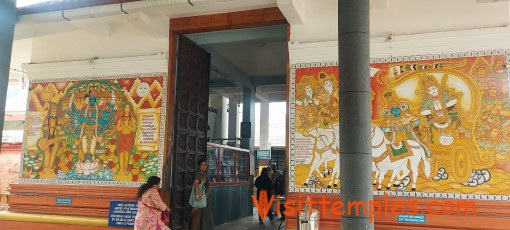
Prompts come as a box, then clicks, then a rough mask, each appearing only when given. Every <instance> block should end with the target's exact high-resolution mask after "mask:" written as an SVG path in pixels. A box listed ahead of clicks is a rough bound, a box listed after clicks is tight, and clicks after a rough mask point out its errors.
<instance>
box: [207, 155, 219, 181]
mask: <svg viewBox="0 0 510 230" xmlns="http://www.w3.org/2000/svg"><path fill="white" fill-rule="evenodd" d="M218 154H219V149H218V148H216V147H209V146H208V147H207V168H208V169H209V181H210V182H218Z"/></svg>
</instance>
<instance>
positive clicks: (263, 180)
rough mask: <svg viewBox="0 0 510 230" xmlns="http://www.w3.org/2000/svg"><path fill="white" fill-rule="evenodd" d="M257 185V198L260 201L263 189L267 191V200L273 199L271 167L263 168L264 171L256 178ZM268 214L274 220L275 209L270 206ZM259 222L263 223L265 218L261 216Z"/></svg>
mask: <svg viewBox="0 0 510 230" xmlns="http://www.w3.org/2000/svg"><path fill="white" fill-rule="evenodd" d="M255 187H256V188H257V200H259V201H260V198H261V197H260V192H261V191H262V190H265V191H267V193H266V195H267V200H268V201H269V200H270V199H271V195H273V182H272V181H271V178H270V177H269V168H263V169H262V172H261V174H260V176H259V177H257V179H256V180H255ZM267 211H268V214H267V216H268V217H269V220H271V221H272V220H273V210H272V209H271V207H269V210H267ZM259 223H260V224H263V223H264V220H262V219H261V218H260V216H259Z"/></svg>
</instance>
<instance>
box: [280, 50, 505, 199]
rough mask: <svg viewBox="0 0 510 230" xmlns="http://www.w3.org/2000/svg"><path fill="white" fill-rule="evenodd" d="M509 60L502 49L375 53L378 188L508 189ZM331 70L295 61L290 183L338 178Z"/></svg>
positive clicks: (305, 187) (314, 185) (311, 186)
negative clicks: (381, 55)
mask: <svg viewBox="0 0 510 230" xmlns="http://www.w3.org/2000/svg"><path fill="white" fill-rule="evenodd" d="M509 60H510V55H509V54H508V53H507V52H506V51H489V52H475V53H465V54H444V55H435V56H413V57H400V58H398V59H397V58H393V59H384V58H383V59H374V60H372V64H371V71H370V72H371V88H372V157H373V163H372V170H373V177H374V187H373V188H374V190H375V191H377V190H383V191H384V190H390V191H408V192H412V191H417V192H421V193H430V194H433V193H453V194H488V195H510V183H509V182H508V181H509V179H510V97H509V71H508V64H507V63H508V62H509ZM337 75H338V67H337V65H336V63H332V62H331V63H305V64H297V65H294V66H293V68H292V69H291V95H290V98H291V102H290V111H291V113H290V114H291V119H290V125H291V136H290V156H291V157H290V159H291V162H290V168H291V184H290V187H291V191H294V192H333V193H337V192H339V189H340V187H341V186H340V184H339V170H338V167H339V165H340V164H339V154H340V148H341V147H340V146H339V145H338V140H337V139H338V135H339V131H338V130H339V127H338V124H339V121H338V76H337ZM292 114H295V115H294V116H292Z"/></svg>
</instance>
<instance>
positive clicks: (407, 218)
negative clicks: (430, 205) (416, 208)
mask: <svg viewBox="0 0 510 230" xmlns="http://www.w3.org/2000/svg"><path fill="white" fill-rule="evenodd" d="M397 218H398V222H402V223H418V224H424V223H425V216H424V215H420V214H417V215H409V214H403V215H398V217H397Z"/></svg>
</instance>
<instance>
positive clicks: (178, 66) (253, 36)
mask: <svg viewBox="0 0 510 230" xmlns="http://www.w3.org/2000/svg"><path fill="white" fill-rule="evenodd" d="M219 18H224V19H225V20H220V19H219ZM190 22H192V23H190ZM182 37H186V39H183V38H182ZM287 37H288V25H287V22H286V20H285V18H284V17H283V15H282V14H281V12H280V11H279V9H277V8H268V9H259V10H252V11H244V12H234V13H226V14H220V15H206V16H197V17H192V18H180V19H172V20H171V21H170V50H169V54H170V63H169V82H170V87H169V92H168V97H169V101H170V102H175V104H174V105H173V106H171V105H170V106H169V111H168V114H169V119H168V124H167V127H168V129H167V130H168V133H167V135H170V136H171V137H173V138H172V140H174V141H173V143H169V144H168V146H167V151H166V152H167V154H166V157H169V158H170V159H169V160H170V162H171V163H170V164H169V165H167V167H165V169H164V170H165V172H166V173H168V174H167V175H170V179H169V180H165V179H164V181H163V182H164V186H165V183H166V185H168V186H165V187H166V188H169V190H170V191H169V192H166V193H165V195H167V196H169V197H168V198H169V199H170V206H171V208H172V210H173V213H172V218H171V220H172V222H173V223H172V229H185V228H186V227H185V225H186V221H187V220H186V211H187V209H189V207H188V206H189V205H187V203H188V202H187V198H188V199H189V194H190V191H191V187H192V180H190V175H191V174H192V173H193V172H194V170H196V169H197V168H196V162H197V161H198V159H201V158H204V157H206V158H208V162H209V165H210V166H213V167H210V168H209V170H210V171H209V172H211V170H212V171H214V170H215V171H216V176H212V177H211V176H210V177H209V179H210V181H211V185H212V186H211V193H210V205H211V208H212V210H213V216H214V220H215V221H214V222H215V225H219V224H222V223H226V222H230V221H233V220H236V219H240V218H243V217H246V216H251V215H252V214H253V202H252V200H251V196H252V194H253V181H254V176H255V175H256V173H255V171H256V170H255V167H254V166H255V163H256V160H257V157H256V155H254V153H255V152H254V151H253V150H254V149H255V148H256V147H255V146H254V142H255V139H256V138H257V136H259V135H255V133H254V132H253V131H254V130H255V127H256V124H255V104H256V103H261V106H262V104H264V103H266V104H267V105H269V103H271V102H276V103H277V102H280V103H282V102H283V103H282V104H283V105H284V106H286V103H285V102H286V101H287V95H288V94H287V79H288V52H287V41H288V38H287ZM184 40H189V41H191V42H192V43H194V46H190V48H188V49H187V50H186V49H183V48H182V44H184V43H189V42H187V41H185V42H183V41H184ZM199 49H200V50H202V51H204V52H205V53H202V54H197V53H194V52H195V51H197V50H199ZM191 50H193V51H191ZM188 51H190V52H188ZM202 51H200V52H202ZM206 54H207V55H209V57H208V58H209V59H208V60H207V61H197V60H205V59H204V57H205V56H207V55H206ZM183 60H188V62H189V63H192V64H189V65H188V64H182V63H185V61H183ZM204 63H207V65H209V63H210V65H209V66H208V67H209V69H208V71H207V73H205V70H204V69H207V68H204V65H206V64H204ZM182 71H187V72H188V73H187V75H186V74H184V75H183V74H182V73H183V72H182ZM200 74H202V75H204V76H205V78H202V77H200V78H197V76H196V75H200ZM189 78H191V80H190V79H189ZM183 79H186V80H183ZM203 79H207V83H208V87H207V89H206V90H205V91H206V92H208V93H207V97H208V103H207V104H206V105H205V107H204V108H205V111H207V112H206V113H207V114H213V116H212V117H215V119H214V121H215V122H207V123H206V124H205V127H206V128H205V129H203V133H200V132H195V131H193V130H190V129H189V126H188V125H186V127H188V128H186V129H183V128H182V126H181V125H180V124H179V122H181V123H184V122H183V120H184V119H187V121H194V119H197V120H198V122H197V123H198V128H197V129H196V130H198V131H201V130H202V129H201V128H200V127H201V124H202V127H203V122H202V116H201V115H200V114H197V115H196V116H195V117H194V115H193V114H194V113H193V112H192V111H191V112H189V111H188V110H187V109H189V106H187V105H189V104H191V103H189V102H188V99H187V97H189V101H191V102H192V101H196V103H197V104H198V111H203V110H204V108H202V107H203V103H202V102H201V100H202V99H203V97H201V96H200V95H201V94H203V92H198V93H194V91H196V90H199V91H200V89H202V85H203V84H202V83H203V82H202V81H203ZM183 82H187V83H186V84H187V85H180V84H181V83H183ZM193 86H196V87H193ZM202 91H204V90H202ZM183 95H184V96H183ZM209 96H210V98H209ZM196 97H197V98H198V99H197V100H195V99H196ZM194 106H195V104H193V106H191V108H195V107H194ZM233 111H235V112H233ZM259 111H261V113H263V112H264V111H266V110H263V109H259ZM267 112H269V111H267ZM199 113H200V112H199ZM230 113H232V117H233V118H234V117H237V119H229V117H230ZM184 114H186V116H187V118H184V116H183V115H184ZM227 114H228V115H229V116H227ZM265 116H266V118H260V119H259V120H260V121H261V122H260V123H263V122H266V121H269V120H270V119H269V114H266V115H265ZM284 120H286V119H284ZM219 121H221V122H219ZM201 122H202V123H201ZM222 123H223V124H224V125H223V124H222ZM189 124H193V125H194V124H195V123H193V122H190V123H189ZM284 124H285V126H284V127H285V128H283V130H285V132H284V133H283V138H282V139H284V140H287V137H286V133H287V125H286V123H284ZM207 126H208V127H207ZM193 127H195V126H193ZM240 127H244V128H240ZM246 127H248V129H246ZM268 128H269V124H267V122H266V126H264V125H262V126H260V129H264V130H265V129H267V130H268ZM280 130H282V128H280ZM266 133H269V131H268V132H266ZM241 137H242V138H241ZM202 138H205V139H206V140H208V141H209V143H210V144H215V145H220V146H227V145H229V146H230V147H236V148H237V147H240V148H239V149H237V151H233V150H232V149H223V150H221V151H222V152H221V153H220V151H218V152H217V153H216V157H215V158H214V157H210V155H214V153H210V151H208V150H209V149H207V150H205V151H202V150H200V147H199V146H195V143H200V141H201V140H202ZM258 138H259V141H258V142H259V143H266V144H265V146H264V148H269V149H270V148H271V145H268V143H267V142H269V140H267V141H264V140H263V139H264V138H265V139H269V135H266V136H264V137H263V136H259V137H258ZM239 139H241V140H239ZM190 140H191V141H190ZM195 140H196V142H195ZM190 143H192V144H190ZM284 143H287V141H285V142H284ZM186 144H187V146H186ZM259 145H260V144H259ZM188 147H191V148H194V147H197V148H196V151H195V149H192V150H190V149H189V148H188ZM280 147H281V148H287V147H286V146H280ZM242 149H249V150H251V154H250V152H248V153H246V154H244V153H243V150H242ZM167 162H169V161H167ZM213 174H214V172H213ZM191 178H192V177H191ZM225 204H229V205H227V207H228V208H225Z"/></svg>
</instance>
